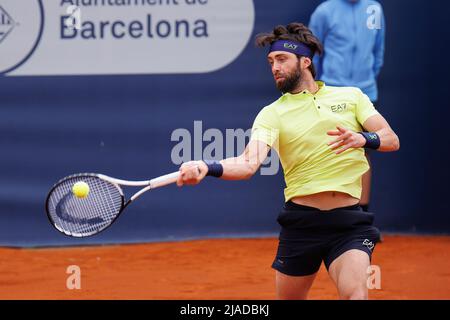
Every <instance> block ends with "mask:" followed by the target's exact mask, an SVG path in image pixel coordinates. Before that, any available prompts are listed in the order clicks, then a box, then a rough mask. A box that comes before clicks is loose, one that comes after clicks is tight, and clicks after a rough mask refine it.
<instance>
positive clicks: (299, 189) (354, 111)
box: [251, 81, 378, 201]
mask: <svg viewBox="0 0 450 320" xmlns="http://www.w3.org/2000/svg"><path fill="white" fill-rule="evenodd" d="M316 83H317V84H318V85H319V91H317V92H316V93H315V94H312V93H310V92H308V91H306V90H305V91H302V92H300V93H297V94H290V93H286V94H284V95H282V96H281V97H280V98H279V99H278V100H277V101H275V102H274V103H272V104H270V105H268V106H266V107H264V108H263V109H262V110H261V111H260V112H259V114H258V116H257V117H256V119H255V122H254V124H253V128H252V136H251V140H258V141H262V142H265V143H266V144H267V145H269V146H270V147H273V148H274V149H275V150H276V151H277V153H278V155H279V157H280V161H281V164H282V166H283V171H284V179H285V182H286V188H285V190H284V195H285V199H286V201H289V200H290V199H292V198H293V197H296V196H304V195H310V194H314V193H319V192H324V191H339V192H344V193H347V194H350V195H351V196H353V197H355V198H358V199H359V198H360V197H361V177H362V175H363V174H364V173H365V172H366V171H367V170H368V169H369V164H368V163H367V160H366V158H365V156H364V149H363V148H357V149H354V148H350V149H348V150H346V151H345V152H343V153H341V154H339V155H337V154H336V153H335V151H333V150H331V149H330V147H329V146H328V145H327V143H328V142H330V141H332V140H333V139H335V138H336V137H335V136H329V135H327V131H329V130H337V129H336V126H337V125H342V126H343V127H345V128H347V129H350V130H353V131H355V132H357V131H361V130H362V124H363V123H364V122H365V121H366V120H367V119H368V118H369V117H371V116H373V115H375V114H378V112H377V111H376V109H375V108H374V106H373V104H372V103H371V102H370V100H369V98H368V97H367V96H366V95H365V94H364V93H363V92H362V91H361V90H360V89H358V88H354V87H331V86H326V85H325V84H324V83H323V82H321V81H316Z"/></svg>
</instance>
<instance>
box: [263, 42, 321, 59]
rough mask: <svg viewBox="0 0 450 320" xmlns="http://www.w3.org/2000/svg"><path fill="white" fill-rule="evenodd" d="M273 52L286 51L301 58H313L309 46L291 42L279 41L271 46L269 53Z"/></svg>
mask: <svg viewBox="0 0 450 320" xmlns="http://www.w3.org/2000/svg"><path fill="white" fill-rule="evenodd" d="M272 51H286V52H290V53H293V54H298V55H300V56H306V57H310V58H312V57H313V54H312V52H311V49H309V48H308V46H307V45H305V44H303V43H300V42H295V41H290V40H277V41H275V42H273V43H272V44H271V45H270V50H269V53H271V52H272Z"/></svg>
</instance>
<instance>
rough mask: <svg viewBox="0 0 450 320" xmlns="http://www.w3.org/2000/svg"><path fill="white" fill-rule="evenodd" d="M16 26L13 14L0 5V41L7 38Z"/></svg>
mask: <svg viewBox="0 0 450 320" xmlns="http://www.w3.org/2000/svg"><path fill="white" fill-rule="evenodd" d="M15 26H16V22H15V21H14V19H13V18H12V17H11V15H10V14H9V13H8V12H7V11H6V10H5V9H4V8H3V7H2V6H1V5H0V43H1V42H2V41H3V40H4V39H6V37H7V36H8V35H9V34H10V32H11V31H12V30H13V29H14V27H15Z"/></svg>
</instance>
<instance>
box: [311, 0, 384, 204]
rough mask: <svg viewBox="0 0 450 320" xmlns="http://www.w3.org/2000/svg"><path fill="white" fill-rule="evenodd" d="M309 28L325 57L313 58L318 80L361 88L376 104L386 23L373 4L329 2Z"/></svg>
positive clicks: (368, 0) (366, 186)
mask: <svg viewBox="0 0 450 320" xmlns="http://www.w3.org/2000/svg"><path fill="white" fill-rule="evenodd" d="M309 28H310V29H311V31H312V32H313V33H314V34H315V35H316V37H317V38H318V39H319V40H320V41H321V42H322V44H323V46H324V54H323V55H322V56H316V57H315V58H314V65H315V66H316V69H317V78H318V79H320V80H322V81H324V82H325V83H327V84H329V85H332V86H345V87H358V88H360V89H361V90H362V91H363V92H364V93H365V94H366V95H367V96H368V97H369V98H370V100H371V101H372V102H373V103H374V104H376V101H377V99H378V88H377V81H376V79H377V76H378V74H379V73H380V70H381V67H382V66H383V58H384V42H385V40H384V38H385V21H384V15H383V9H382V7H381V5H380V3H378V2H377V1H373V0H327V1H325V2H323V3H321V4H320V5H319V6H318V7H317V8H316V10H315V11H314V12H313V14H312V15H311V20H310V23H309ZM370 180H371V172H370V170H369V171H368V172H367V173H366V174H365V175H364V176H363V181H362V185H363V191H362V195H361V206H362V207H363V208H364V209H365V210H366V211H367V210H368V206H369V197H370Z"/></svg>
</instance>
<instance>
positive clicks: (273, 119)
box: [250, 107, 280, 147]
mask: <svg viewBox="0 0 450 320" xmlns="http://www.w3.org/2000/svg"><path fill="white" fill-rule="evenodd" d="M279 132H280V120H279V118H278V115H277V113H276V112H275V110H273V108H270V107H265V108H263V109H262V110H261V111H260V112H259V114H258V115H257V116H256V119H255V121H254V122H253V127H252V135H251V138H250V141H253V140H258V141H262V142H264V143H266V144H267V145H268V146H270V147H273V146H274V144H275V142H276V141H277V140H278V137H279Z"/></svg>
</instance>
